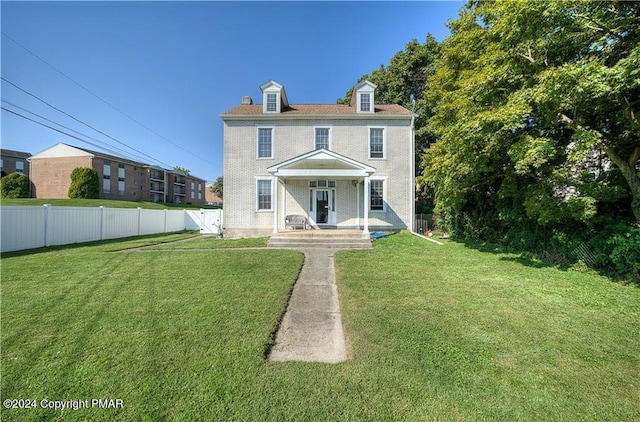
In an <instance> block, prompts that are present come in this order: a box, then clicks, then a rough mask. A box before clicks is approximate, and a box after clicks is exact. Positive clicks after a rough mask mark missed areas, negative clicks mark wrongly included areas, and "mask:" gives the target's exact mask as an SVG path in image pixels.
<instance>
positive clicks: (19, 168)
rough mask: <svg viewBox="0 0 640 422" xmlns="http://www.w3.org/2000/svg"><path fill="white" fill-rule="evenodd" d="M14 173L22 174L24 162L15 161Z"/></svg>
mask: <svg viewBox="0 0 640 422" xmlns="http://www.w3.org/2000/svg"><path fill="white" fill-rule="evenodd" d="M16 173H20V174H24V161H22V160H17V161H16Z"/></svg>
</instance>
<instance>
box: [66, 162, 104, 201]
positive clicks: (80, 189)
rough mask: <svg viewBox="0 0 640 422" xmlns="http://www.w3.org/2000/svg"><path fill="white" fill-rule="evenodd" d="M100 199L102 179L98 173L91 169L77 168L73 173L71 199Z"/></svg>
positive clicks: (70, 187)
mask: <svg viewBox="0 0 640 422" xmlns="http://www.w3.org/2000/svg"><path fill="white" fill-rule="evenodd" d="M99 197H100V178H99V177H98V172H97V171H96V170H95V169H93V168H90V167H76V168H75V169H73V171H72V172H71V185H70V186H69V198H82V199H98V198H99Z"/></svg>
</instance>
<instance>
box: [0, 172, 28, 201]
mask: <svg viewBox="0 0 640 422" xmlns="http://www.w3.org/2000/svg"><path fill="white" fill-rule="evenodd" d="M30 185H31V182H30V180H29V178H28V177H27V176H26V175H24V174H19V173H11V174H8V175H6V176H4V177H3V178H2V179H0V192H2V197H3V198H29V196H30V189H29V187H30Z"/></svg>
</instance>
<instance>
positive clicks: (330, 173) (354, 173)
mask: <svg viewBox="0 0 640 422" xmlns="http://www.w3.org/2000/svg"><path fill="white" fill-rule="evenodd" d="M316 159H319V160H336V161H339V162H342V163H344V164H348V165H349V166H351V167H352V168H351V169H313V168H310V169H288V168H287V167H289V166H291V165H294V164H298V163H300V162H302V161H305V160H309V161H310V162H312V161H313V160H316ZM267 171H268V172H269V173H271V174H272V175H274V176H299V177H312V178H313V177H315V178H320V179H327V178H332V177H340V176H343V177H352V178H358V177H364V176H368V175H371V174H373V173H375V171H376V169H375V168H373V167H371V166H368V165H366V164H363V163H360V162H358V161H356V160H353V159H351V158H348V157H345V156H343V155H340V154H338V153H336V152H333V151H329V150H326V149H318V150H312V151H309V152H307V153H305V154H303V155H300V156H298V157H294V158H291V159H289V160H287V161H283V162H282V163H278V164H275V165H273V166H271V167H269V168H267Z"/></svg>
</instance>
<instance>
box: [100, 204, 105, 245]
mask: <svg viewBox="0 0 640 422" xmlns="http://www.w3.org/2000/svg"><path fill="white" fill-rule="evenodd" d="M99 208H100V240H104V206H102V205H101V206H100V207H99Z"/></svg>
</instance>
